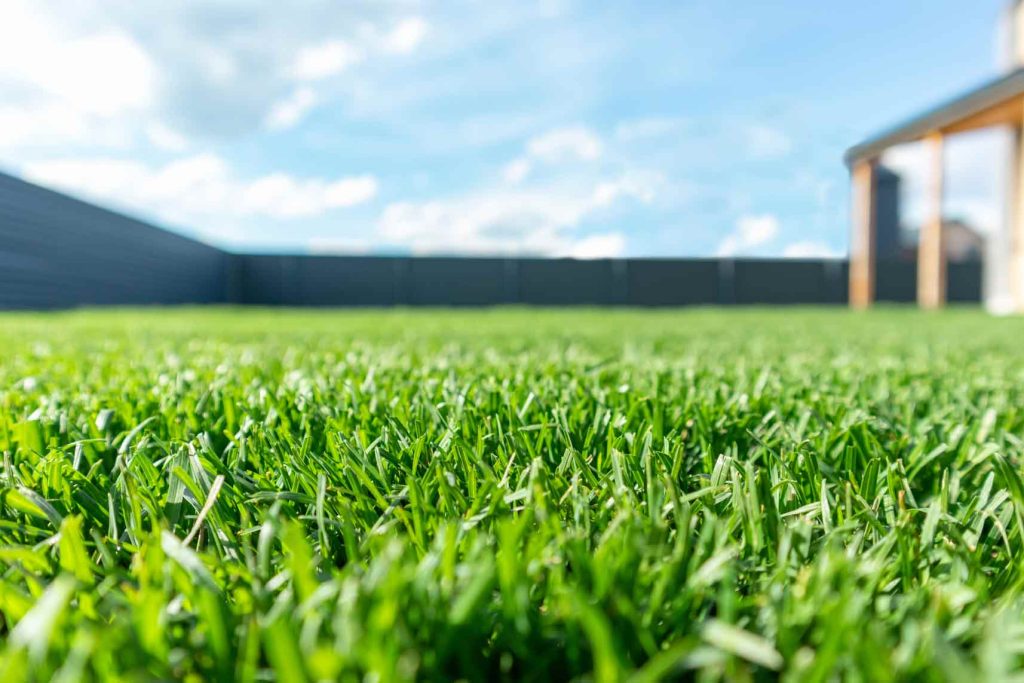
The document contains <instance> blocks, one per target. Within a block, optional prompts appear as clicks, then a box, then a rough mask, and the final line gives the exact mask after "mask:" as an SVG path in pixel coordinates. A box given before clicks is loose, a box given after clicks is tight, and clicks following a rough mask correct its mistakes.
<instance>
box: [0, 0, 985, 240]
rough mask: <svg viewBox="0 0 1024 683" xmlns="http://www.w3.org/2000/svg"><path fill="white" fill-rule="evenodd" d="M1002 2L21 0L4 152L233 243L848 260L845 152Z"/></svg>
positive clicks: (981, 217)
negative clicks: (828, 256) (162, 0)
mask: <svg viewBox="0 0 1024 683" xmlns="http://www.w3.org/2000/svg"><path fill="white" fill-rule="evenodd" d="M286 5H287V6H286ZM1003 5H1004V3H1003V2H1002V1H1001V0H972V2H963V1H962V0H957V1H955V2H954V1H953V0H930V1H928V2H924V1H917V0H904V1H901V2H891V0H889V1H886V0H866V1H863V2H858V3H848V2H843V3H839V2H808V1H807V0H776V1H774V2H770V3H766V2H754V1H747V2H728V3H727V2H721V0H703V1H696V0H694V1H686V0H675V1H673V2H667V1H666V2H655V1H648V0H642V1H637V2H603V1H596V0H588V1H587V2H583V1H582V0H538V1H536V2H531V1H529V0H520V1H518V2H508V3H505V2H498V1H497V0H488V1H487V2H464V1H460V0H450V1H446V2H444V3H441V2H427V1H425V0H423V1H417V0H395V1H394V2H370V1H368V0H356V1H353V2H345V3H339V2H320V1H318V0H303V1H301V2H298V3H280V2H240V1H238V0H233V1H230V2H210V1H206V2H190V1H184V2H175V3H155V2H153V3H151V2H143V1H139V0H136V1H135V2H118V1H116V0H114V1H111V0H105V1H102V2H100V1H99V0H75V1H74V2H71V1H70V0H45V1H40V0H31V1H25V0H8V1H7V2H5V3H4V9H3V10H0V11H2V13H3V17H2V19H3V20H2V21H0V168H4V169H5V170H7V171H9V172H13V173H16V174H20V175H23V176H24V177H27V178H29V179H33V180H36V181H38V182H41V183H43V184H48V185H52V186H57V187H61V188H63V189H66V190H68V191H70V192H72V193H74V194H77V195H80V196H85V197H89V198H93V199H96V200H99V201H102V202H104V203H106V204H110V205H114V206H117V207H120V208H123V209H126V210H128V211H130V212H132V213H135V214H137V215H141V216H143V217H147V218H150V219H153V220H155V221H157V222H158V223H161V224H164V225H167V226H170V227H173V228H174V229H179V230H182V231H183V232H188V233H190V234H194V235H198V236H200V237H201V238H203V239H205V240H207V241H210V242H213V243H217V244H222V245H226V246H228V247H232V248H237V249H243V250H255V251H259V250H277V251H280V250H284V251H290V252H305V251H318V252H371V253H502V254H514V253H530V254H545V255H574V256H580V257H602V256H621V255H629V256H663V255H672V256H699V255H715V254H744V255H781V254H786V255H793V256H799V255H824V254H835V255H838V254H842V253H844V252H845V249H846V236H847V213H848V211H847V205H848V188H847V175H846V171H845V169H844V167H843V165H842V161H841V158H842V154H843V151H844V150H845V149H846V148H847V147H848V146H850V145H851V144H853V143H855V142H857V141H858V140H859V139H861V138H863V137H864V136H866V135H868V134H870V133H872V132H875V131H877V130H878V129H879V128H883V127H886V126H889V125H891V124H893V123H896V122H898V121H899V120H901V119H902V118H904V117H906V116H908V115H910V114H913V113H915V112H916V111H918V110H919V109H921V108H922V107H925V106H929V105H932V104H935V103H936V102H938V101H941V100H943V99H945V98H948V97H949V96H951V95H954V94H956V93H957V92H959V91H960V90H962V89H964V88H967V87H970V86H972V85H975V84H977V83H979V82H981V81H984V80H986V79H988V78H991V77H993V76H995V75H997V74H998V59H997V45H996V42H997V41H996V35H997V31H996V26H997V20H998V17H999V15H1000V12H1001V10H1002V8H1003ZM1000 144H1001V141H1000V138H999V136H998V135H988V136H977V137H975V138H969V139H966V140H964V141H962V142H958V143H957V145H956V146H954V147H953V148H952V149H951V156H950V161H949V174H950V183H949V184H950V188H951V196H950V199H949V204H950V206H949V208H950V211H951V212H953V213H956V214H958V215H963V216H965V217H967V218H969V219H971V220H973V221H974V222H976V223H978V224H979V225H980V226H981V227H982V228H983V229H992V228H993V226H994V225H995V223H997V222H998V219H999V215H998V207H995V206H994V197H995V195H996V192H997V189H998V182H999V178H998V173H997V172H996V169H997V168H998V167H999V165H1000V162H999V159H998V153H999V145H1000ZM916 160H917V156H916V152H915V151H914V150H913V149H906V150H897V152H895V153H894V155H893V158H892V159H891V161H892V163H893V165H894V166H896V167H898V168H899V169H900V170H903V171H904V172H905V173H907V174H908V175H909V176H913V175H914V174H915V172H916V171H915V168H916V165H917V161H916ZM907 185H908V188H909V189H908V191H912V190H913V189H914V187H915V181H914V180H913V179H911V180H909V181H908V183H907ZM907 207H908V216H909V220H910V221H911V222H912V221H913V219H914V215H915V211H916V209H915V201H914V198H913V197H910V198H908V204H907Z"/></svg>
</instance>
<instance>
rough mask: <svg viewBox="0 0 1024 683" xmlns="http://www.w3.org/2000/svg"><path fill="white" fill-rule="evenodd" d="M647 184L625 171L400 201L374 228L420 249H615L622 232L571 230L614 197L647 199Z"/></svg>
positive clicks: (577, 252) (578, 252)
mask: <svg viewBox="0 0 1024 683" xmlns="http://www.w3.org/2000/svg"><path fill="white" fill-rule="evenodd" d="M651 192H653V190H650V189H649V188H645V187H643V186H642V185H641V183H640V180H639V179H638V178H636V177H630V176H623V177H621V178H619V179H616V180H611V181H606V182H603V183H598V184H596V185H594V186H592V187H590V188H589V189H588V188H582V189H571V188H556V187H543V188H532V189H516V190H508V189H485V190H481V191H478V192H475V193H471V194H469V195H466V196H462V197H457V198H453V199H447V200H436V201H427V202H398V203H394V204H391V205H389V206H388V207H386V208H385V210H384V212H383V213H382V215H381V218H380V220H379V222H378V235H379V237H380V238H381V239H382V240H383V241H385V242H387V243H391V244H396V245H401V246H405V247H409V248H410V249H411V250H412V251H413V252H414V253H418V254H428V253H452V254H533V255H546V256H565V255H572V256H577V257H586V258H596V257H598V256H613V255H617V254H620V253H622V252H623V251H624V250H625V247H626V238H625V236H623V235H622V234H621V233H608V234H598V235H588V236H578V235H576V234H574V233H575V232H576V230H577V229H578V228H579V226H580V225H581V223H582V222H583V221H584V220H586V219H587V218H590V217H591V216H594V215H595V214H597V213H599V212H600V211H602V210H605V209H607V208H609V207H610V206H611V205H612V204H613V203H615V202H618V201H620V200H623V199H633V200H636V201H641V202H642V201H649V200H650V198H651V196H652V195H651Z"/></svg>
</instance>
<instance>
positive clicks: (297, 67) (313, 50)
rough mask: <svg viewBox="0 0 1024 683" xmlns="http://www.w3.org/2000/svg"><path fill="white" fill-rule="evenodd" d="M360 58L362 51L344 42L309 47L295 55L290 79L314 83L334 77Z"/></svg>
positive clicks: (334, 41) (331, 41)
mask: <svg viewBox="0 0 1024 683" xmlns="http://www.w3.org/2000/svg"><path fill="white" fill-rule="evenodd" d="M362 58H363V53H362V50H360V49H359V48H357V47H355V46H353V45H352V44H350V43H348V42H346V41H344V40H329V41H327V42H325V43H320V44H318V45H309V46H306V47H304V48H302V49H301V50H299V53H298V55H296V57H295V64H294V66H293V67H292V77H293V78H295V79H296V80H300V81H316V80H320V79H323V78H327V77H329V76H336V75H338V74H339V73H341V72H342V71H344V70H345V69H346V68H348V67H349V66H350V65H352V64H356V63H357V62H359V61H361V60H362Z"/></svg>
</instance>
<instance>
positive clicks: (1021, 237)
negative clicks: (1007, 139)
mask: <svg viewBox="0 0 1024 683" xmlns="http://www.w3.org/2000/svg"><path fill="white" fill-rule="evenodd" d="M1022 124H1024V122H1022ZM1012 144H1013V152H1012V154H1013V163H1012V164H1011V167H1010V194H1011V197H1010V202H1009V213H1010V216H1009V219H1010V220H1009V223H1010V226H1009V235H1008V237H1009V245H1008V246H1009V250H1008V251H1009V253H1008V254H1007V256H1006V261H1005V262H1004V263H1006V262H1008V266H1009V267H1008V268H1007V271H1008V272H1007V279H1008V280H1009V289H1010V299H1011V302H1012V308H1013V310H1014V311H1015V312H1017V313H1024V125H1022V126H1017V127H1016V128H1015V130H1014V135H1013V143H1012Z"/></svg>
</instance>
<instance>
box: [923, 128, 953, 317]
mask: <svg viewBox="0 0 1024 683" xmlns="http://www.w3.org/2000/svg"><path fill="white" fill-rule="evenodd" d="M942 143H943V140H942V134H941V133H933V134H931V135H929V136H928V137H927V138H925V141H924V144H925V148H926V150H927V152H928V155H929V160H928V165H929V170H930V172H931V177H930V178H929V182H928V186H927V190H926V191H927V193H928V196H927V198H926V202H927V209H926V211H927V213H926V214H925V218H924V224H923V225H922V226H921V237H920V239H919V240H918V243H917V304H918V305H919V306H920V307H921V308H926V309H936V308H941V307H942V306H943V305H945V303H946V249H945V245H944V244H943V239H942V195H943V184H944V180H945V177H944V176H945V174H944V169H943V155H942V146H943V145H942Z"/></svg>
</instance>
